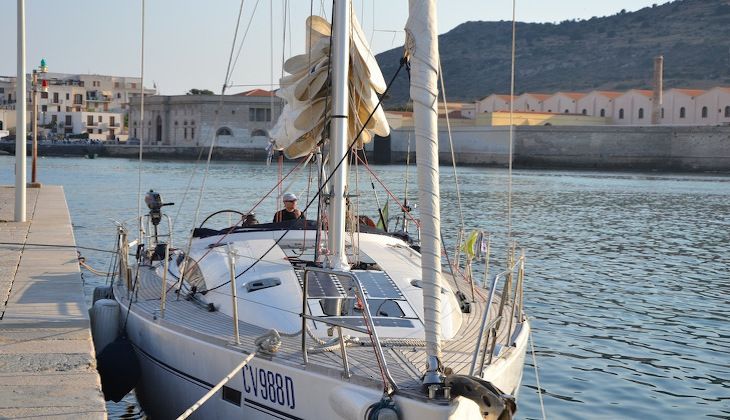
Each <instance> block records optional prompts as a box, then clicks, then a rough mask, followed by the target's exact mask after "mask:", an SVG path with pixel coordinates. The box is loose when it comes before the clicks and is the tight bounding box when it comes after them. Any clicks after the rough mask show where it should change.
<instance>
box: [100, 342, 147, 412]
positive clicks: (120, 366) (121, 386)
mask: <svg viewBox="0 0 730 420" xmlns="http://www.w3.org/2000/svg"><path fill="white" fill-rule="evenodd" d="M96 370H97V371H98V372H99V376H101V390H102V391H103V392H104V399H105V400H106V401H109V400H111V401H114V402H119V401H121V399H122V398H124V396H125V395H127V393H129V391H131V390H132V389H133V388H134V387H135V386H136V385H137V382H139V377H140V374H141V370H140V367H139V360H137V354H136V353H135V352H134V348H133V347H132V343H131V342H130V341H129V339H127V337H126V336H120V337H118V338H117V339H116V340H114V342H112V343H111V344H109V345H108V346H106V348H105V349H104V351H102V352H101V354H99V356H98V357H97V358H96Z"/></svg>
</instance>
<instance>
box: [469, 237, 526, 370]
mask: <svg viewBox="0 0 730 420" xmlns="http://www.w3.org/2000/svg"><path fill="white" fill-rule="evenodd" d="M515 270H517V282H516V284H515V287H514V291H512V280H513V275H514V272H515ZM524 270H525V255H524V251H522V255H521V256H520V257H519V258H518V259H517V261H514V263H512V264H510V265H509V268H508V269H507V270H505V271H502V272H501V273H498V274H497V275H495V276H494V279H493V280H492V283H491V284H490V285H489V295H488V296H487V307H486V310H485V311H484V315H483V317H482V322H481V326H480V328H479V336H478V339H477V343H476V347H475V349H474V356H473V357H472V362H471V367H470V369H469V375H474V374H475V372H477V373H481V372H482V371H483V370H484V367H485V365H489V364H491V363H492V359H493V357H494V350H495V348H496V345H497V341H498V331H499V329H500V327H501V324H502V322H503V321H505V320H506V321H507V323H508V324H507V330H506V331H507V342H505V343H504V344H506V345H508V346H509V345H512V343H513V342H514V338H515V337H513V335H514V333H515V332H516V331H517V328H518V326H520V324H521V323H522V321H523V319H522V314H523V303H524V295H523V283H524ZM501 280H504V285H503V287H502V290H501V293H500V297H501V299H500V302H499V310H498V312H497V314H496V316H494V317H493V318H492V315H491V314H492V306H493V305H494V301H495V296H496V295H497V290H498V286H499V284H500V281H501ZM510 302H511V303H512V308H511V310H510V308H509V305H510ZM508 310H509V313H506V312H507V311H508ZM515 320H517V322H515ZM485 332H486V333H487V337H486V340H484V334H485ZM482 343H484V344H483V345H482ZM480 356H481V357H480ZM478 360H479V368H478V370H477V361H478Z"/></svg>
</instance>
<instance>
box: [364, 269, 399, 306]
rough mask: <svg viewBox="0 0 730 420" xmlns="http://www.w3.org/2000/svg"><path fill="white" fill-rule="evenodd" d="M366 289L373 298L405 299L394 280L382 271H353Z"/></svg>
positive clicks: (368, 295) (367, 293)
mask: <svg viewBox="0 0 730 420" xmlns="http://www.w3.org/2000/svg"><path fill="white" fill-rule="evenodd" d="M352 273H353V274H355V276H357V278H358V280H360V284H362V287H363V288H364V289H365V294H366V295H367V297H368V298H372V299H404V298H403V294H402V293H401V292H400V290H399V289H398V288H397V287H396V285H395V283H394V282H393V280H392V279H391V278H390V277H389V276H388V275H387V274H386V273H384V272H382V271H359V270H353V271H352Z"/></svg>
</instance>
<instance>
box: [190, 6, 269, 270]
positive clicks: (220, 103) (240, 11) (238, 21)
mask: <svg viewBox="0 0 730 420" xmlns="http://www.w3.org/2000/svg"><path fill="white" fill-rule="evenodd" d="M244 2H245V0H241V5H240V7H239V9H238V18H237V19H236V29H235V31H234V33H233V41H232V42H231V52H230V53H229V56H228V68H227V69H226V79H225V80H224V81H223V86H222V87H221V95H220V100H219V101H218V109H217V111H216V113H215V119H214V122H213V130H214V131H213V137H212V138H211V140H210V147H209V148H208V159H207V161H206V164H205V171H204V172H203V180H202V181H201V183H200V191H199V193H198V203H197V206H196V207H195V213H194V215H193V226H195V225H196V224H197V223H198V217H199V216H200V206H201V204H202V201H203V192H204V190H205V182H206V181H207V179H208V174H209V172H210V160H211V157H212V156H213V147H214V146H215V140H216V138H217V137H218V135H217V132H216V131H215V127H218V121H219V119H220V114H221V111H222V110H223V98H225V94H226V84H227V83H228V82H229V78H230V76H231V72H232V67H231V62H232V61H233V51H234V50H235V48H236V38H237V37H238V30H239V28H240V25H241V15H242V14H243V4H244ZM254 11H255V10H254ZM251 16H253V13H252V14H251ZM245 37H246V35H245V34H244V36H243V38H242V39H241V45H243V40H244V39H245ZM234 66H235V64H234ZM201 155H202V149H201ZM194 232H195V231H194V229H193V230H191V231H190V237H189V239H188V244H187V247H186V248H185V255H189V254H190V249H191V248H192V247H193V233H194ZM185 271H187V270H184V271H183V272H182V273H181V275H180V284H182V280H183V278H184V277H185Z"/></svg>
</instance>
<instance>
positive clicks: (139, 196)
mask: <svg viewBox="0 0 730 420" xmlns="http://www.w3.org/2000/svg"><path fill="white" fill-rule="evenodd" d="M144 9H145V0H142V41H141V43H142V46H141V52H140V65H139V73H140V76H139V78H140V80H139V129H140V136H139V162H138V164H137V166H138V173H137V220H138V226H139V237H140V240H141V238H142V236H143V235H144V233H143V232H144V231H143V230H142V144H143V143H144V141H143V140H144V129H145V126H144ZM155 93H156V92H155Z"/></svg>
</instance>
